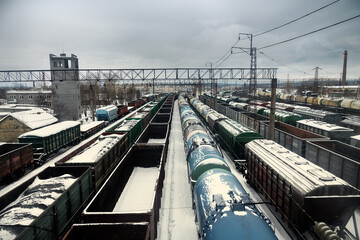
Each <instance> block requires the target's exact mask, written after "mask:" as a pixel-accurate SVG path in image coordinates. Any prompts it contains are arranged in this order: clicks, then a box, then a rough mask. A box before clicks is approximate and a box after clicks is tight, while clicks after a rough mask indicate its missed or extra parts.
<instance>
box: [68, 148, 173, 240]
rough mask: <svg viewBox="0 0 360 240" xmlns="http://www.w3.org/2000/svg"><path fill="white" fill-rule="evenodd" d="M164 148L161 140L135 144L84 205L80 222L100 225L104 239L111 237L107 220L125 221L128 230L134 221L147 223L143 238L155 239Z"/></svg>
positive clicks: (113, 221) (110, 222) (85, 234)
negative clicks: (152, 143) (107, 229)
mask: <svg viewBox="0 0 360 240" xmlns="http://www.w3.org/2000/svg"><path fill="white" fill-rule="evenodd" d="M164 149H165V146H164V145H162V144H161V145H147V144H139V145H135V146H134V147H133V148H132V149H131V150H130V151H129V152H128V154H126V155H125V156H124V158H123V159H122V160H121V161H120V163H119V164H118V165H117V166H116V168H115V169H114V171H112V173H111V175H110V176H109V178H108V179H107V180H106V182H105V183H104V185H103V186H102V187H101V189H100V190H99V191H98V193H97V194H96V195H95V197H94V198H93V200H92V201H91V202H90V203H89V205H88V206H87V207H86V208H85V210H84V212H83V214H82V216H83V222H84V223H85V224H86V223H87V224H90V223H91V224H92V225H94V226H95V227H97V228H99V229H102V230H101V231H102V233H103V234H102V238H104V239H111V238H112V237H114V236H113V235H112V234H114V232H111V231H110V232H107V231H106V225H108V224H125V223H127V224H129V232H131V227H132V226H133V225H136V224H141V223H147V226H148V227H147V228H146V234H144V235H143V236H145V237H144V239H156V236H157V222H158V220H159V208H160V205H161V196H162V186H163V180H164V177H165V172H164V164H165V159H166V152H165V150H164ZM139 196H141V197H139ZM103 225H105V226H104V227H103ZM83 236H88V233H87V232H83ZM125 236H128V237H133V236H129V235H128V234H127V235H125ZM125 236H118V237H119V238H121V237H125ZM89 237H91V236H89ZM71 239H73V238H71Z"/></svg>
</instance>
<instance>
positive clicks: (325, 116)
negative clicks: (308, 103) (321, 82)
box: [293, 108, 342, 124]
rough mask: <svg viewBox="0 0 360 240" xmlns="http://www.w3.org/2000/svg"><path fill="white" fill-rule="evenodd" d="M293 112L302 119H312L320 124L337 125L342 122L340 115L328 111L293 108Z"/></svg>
mask: <svg viewBox="0 0 360 240" xmlns="http://www.w3.org/2000/svg"><path fill="white" fill-rule="evenodd" d="M293 112H294V113H297V114H299V115H301V116H302V117H303V118H304V119H314V120H316V121H322V122H327V123H334V124H338V123H339V122H341V121H342V116H341V114H338V113H332V112H328V111H322V110H315V109H304V108H295V109H294V110H293Z"/></svg>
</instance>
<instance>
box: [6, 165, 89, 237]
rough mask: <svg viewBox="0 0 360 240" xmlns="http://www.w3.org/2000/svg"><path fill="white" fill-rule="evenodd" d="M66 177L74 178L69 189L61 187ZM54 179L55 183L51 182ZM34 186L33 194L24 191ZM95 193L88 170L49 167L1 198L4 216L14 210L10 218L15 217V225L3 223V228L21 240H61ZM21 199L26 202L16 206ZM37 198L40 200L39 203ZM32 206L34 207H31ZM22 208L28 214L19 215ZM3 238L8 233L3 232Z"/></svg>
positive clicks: (85, 168)
mask: <svg viewBox="0 0 360 240" xmlns="http://www.w3.org/2000/svg"><path fill="white" fill-rule="evenodd" d="M64 174H66V176H69V175H71V176H73V177H74V178H75V180H74V181H73V180H72V181H73V183H72V184H70V186H68V187H66V189H65V187H59V185H60V179H63V178H64ZM61 176H62V177H61ZM54 177H55V180H54V179H52V178H54ZM35 179H40V182H43V181H45V180H50V179H52V180H50V182H48V183H45V184H43V185H42V186H41V185H39V184H38V183H39V182H35V183H34V180H35ZM36 181H37V180H36ZM33 183H34V184H33ZM31 184H33V188H32V190H27V191H25V190H26V189H27V188H28V187H29V186H30V185H31ZM93 189H94V185H93V182H92V170H91V169H90V168H88V167H48V168H46V169H44V170H43V171H41V172H40V173H39V174H37V175H36V176H34V177H32V178H31V179H28V180H26V181H24V182H22V183H21V184H20V185H18V186H17V187H15V188H13V189H12V190H11V191H9V192H7V193H6V194H4V195H2V196H0V211H1V213H5V209H9V210H11V209H13V210H14V212H15V214H11V215H14V216H15V217H16V220H15V221H16V222H15V223H10V222H2V223H3V224H4V225H3V226H2V227H6V228H7V229H8V230H10V231H11V232H14V234H15V235H16V239H18V240H22V239H24V240H27V239H59V238H61V237H62V236H63V235H64V234H65V233H66V231H67V229H68V228H69V227H70V223H71V221H73V219H74V218H76V217H78V214H79V213H80V211H79V210H80V208H81V207H82V206H83V205H85V204H87V203H88V201H89V196H90V195H91V194H92V192H93ZM24 191H25V192H24ZM23 192H24V194H22V193H23ZM59 193H60V194H59ZM22 195H23V196H22ZM18 197H25V198H24V199H23V200H21V202H19V203H18V204H15V203H14V201H15V200H16V199H17V198H18ZM35 197H38V198H37V200H36V201H35ZM45 197H46V198H45ZM45 199H46V201H45ZM30 202H33V204H34V205H33V204H31V205H30ZM7 206H8V207H7ZM33 207H34V209H32V208H33ZM22 208H26V209H25V210H26V211H25V212H20V210H21V209H22ZM29 210H30V211H31V212H29ZM33 214H34V215H33ZM31 215H33V216H31ZM25 218H28V219H27V220H25ZM21 219H22V220H24V222H22V224H21V225H20V224H18V223H20V221H22V220H21ZM2 220H3V221H5V218H1V219H0V221H2ZM6 221H7V219H6ZM5 225H10V226H5ZM0 234H5V232H4V231H0ZM4 239H8V238H6V237H5V238H4Z"/></svg>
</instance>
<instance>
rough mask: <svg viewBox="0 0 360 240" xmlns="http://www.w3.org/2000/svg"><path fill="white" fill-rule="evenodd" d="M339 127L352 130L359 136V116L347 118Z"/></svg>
mask: <svg viewBox="0 0 360 240" xmlns="http://www.w3.org/2000/svg"><path fill="white" fill-rule="evenodd" d="M339 125H340V126H343V127H347V128H351V129H353V130H354V134H360V117H359V116H347V117H345V119H344V120H342V121H341V122H340V123H339Z"/></svg>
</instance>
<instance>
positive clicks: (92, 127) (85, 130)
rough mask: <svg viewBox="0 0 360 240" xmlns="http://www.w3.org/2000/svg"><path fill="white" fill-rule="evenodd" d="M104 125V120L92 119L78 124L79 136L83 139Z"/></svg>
mask: <svg viewBox="0 0 360 240" xmlns="http://www.w3.org/2000/svg"><path fill="white" fill-rule="evenodd" d="M104 127H105V121H93V122H90V123H86V124H82V125H80V132H81V138H82V139H85V138H87V137H89V136H91V135H93V134H95V133H97V132H98V131H100V130H101V129H103V128H104Z"/></svg>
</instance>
